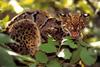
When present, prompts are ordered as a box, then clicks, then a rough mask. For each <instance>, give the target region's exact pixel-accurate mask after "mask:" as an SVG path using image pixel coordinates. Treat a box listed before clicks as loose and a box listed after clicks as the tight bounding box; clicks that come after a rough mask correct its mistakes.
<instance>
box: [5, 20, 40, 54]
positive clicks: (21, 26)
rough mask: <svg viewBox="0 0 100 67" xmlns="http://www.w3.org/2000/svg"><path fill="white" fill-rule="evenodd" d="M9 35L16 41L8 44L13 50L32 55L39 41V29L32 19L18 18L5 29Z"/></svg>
mask: <svg viewBox="0 0 100 67" xmlns="http://www.w3.org/2000/svg"><path fill="white" fill-rule="evenodd" d="M7 32H8V34H9V36H10V37H11V38H12V39H14V40H15V41H16V43H14V44H9V46H10V48H12V49H13V50H14V51H15V52H17V53H20V54H28V55H31V56H34V54H35V53H36V51H37V50H38V47H39V45H40V43H41V38H40V37H41V36H40V31H39V29H38V27H37V25H36V23H34V22H33V21H32V20H29V19H22V20H19V21H17V22H15V23H13V25H12V26H11V27H10V28H9V30H8V31H7Z"/></svg>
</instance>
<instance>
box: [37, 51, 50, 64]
mask: <svg viewBox="0 0 100 67" xmlns="http://www.w3.org/2000/svg"><path fill="white" fill-rule="evenodd" d="M35 58H36V60H37V61H39V62H40V63H47V61H48V58H47V56H46V54H45V53H43V52H37V53H36V55H35Z"/></svg>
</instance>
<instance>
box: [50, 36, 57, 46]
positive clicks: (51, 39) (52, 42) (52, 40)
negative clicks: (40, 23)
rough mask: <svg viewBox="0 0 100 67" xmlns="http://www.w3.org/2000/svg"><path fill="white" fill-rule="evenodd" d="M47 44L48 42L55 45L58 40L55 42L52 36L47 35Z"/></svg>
mask: <svg viewBox="0 0 100 67" xmlns="http://www.w3.org/2000/svg"><path fill="white" fill-rule="evenodd" d="M48 44H50V45H57V44H58V42H56V41H55V40H54V38H53V37H49V38H48Z"/></svg>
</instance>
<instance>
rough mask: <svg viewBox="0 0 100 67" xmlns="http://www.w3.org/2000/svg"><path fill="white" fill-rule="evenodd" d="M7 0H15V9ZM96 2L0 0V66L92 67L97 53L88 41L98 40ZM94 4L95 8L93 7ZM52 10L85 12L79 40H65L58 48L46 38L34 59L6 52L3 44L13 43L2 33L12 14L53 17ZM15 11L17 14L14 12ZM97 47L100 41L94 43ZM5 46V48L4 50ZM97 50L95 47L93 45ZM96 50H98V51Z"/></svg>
mask: <svg viewBox="0 0 100 67" xmlns="http://www.w3.org/2000/svg"><path fill="white" fill-rule="evenodd" d="M11 1H16V3H17V6H15V5H14V4H12V2H11ZM99 3H100V1H98V0H96V1H92V0H91V1H89V0H25V1H23V0H18V1H17V0H9V1H8V0H1V1H0V31H1V33H0V59H1V61H0V66H4V67H17V66H21V65H18V64H15V60H17V61H18V62H20V63H21V64H23V65H24V66H29V67H37V65H38V64H39V63H40V64H42V66H44V67H45V66H46V67H62V66H65V63H70V64H78V63H79V62H80V61H82V63H84V64H86V65H92V64H94V63H95V62H96V60H97V52H99V50H97V49H96V47H94V45H95V43H93V45H90V44H91V43H92V42H98V41H100V33H99V31H100V23H99V22H100V5H99ZM96 5H97V6H96ZM55 8H68V9H70V10H71V11H72V12H73V11H81V12H83V13H89V14H90V19H89V21H88V24H89V25H88V27H87V28H86V29H84V30H83V40H76V41H74V40H73V39H72V38H71V37H68V36H67V37H65V38H64V41H63V44H62V45H58V43H57V42H56V41H54V39H53V38H52V37H49V39H48V43H45V44H42V45H41V46H40V47H39V48H40V51H39V52H37V53H36V55H35V58H32V57H30V56H24V55H20V54H17V53H14V52H13V51H11V52H12V53H9V51H10V50H8V49H7V48H6V47H7V45H6V44H7V43H12V42H15V41H13V40H12V39H11V38H10V37H9V36H8V35H5V34H3V33H2V31H3V30H4V29H5V26H6V23H7V22H8V21H9V20H10V19H11V18H12V17H14V16H15V14H17V13H20V12H23V11H25V10H27V9H29V10H36V9H41V10H48V12H49V13H50V14H51V15H54V13H55ZM16 9H19V10H20V11H16ZM98 44H100V42H98ZM5 46H6V47H5ZM96 46H97V47H100V46H99V45H96ZM98 49H100V48H98Z"/></svg>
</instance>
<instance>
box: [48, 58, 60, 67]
mask: <svg viewBox="0 0 100 67" xmlns="http://www.w3.org/2000/svg"><path fill="white" fill-rule="evenodd" d="M46 67H62V66H61V64H60V63H59V62H58V61H57V60H55V59H54V60H51V61H50V62H49V63H48V64H47V65H46Z"/></svg>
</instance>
